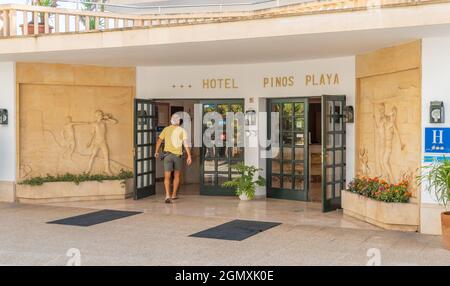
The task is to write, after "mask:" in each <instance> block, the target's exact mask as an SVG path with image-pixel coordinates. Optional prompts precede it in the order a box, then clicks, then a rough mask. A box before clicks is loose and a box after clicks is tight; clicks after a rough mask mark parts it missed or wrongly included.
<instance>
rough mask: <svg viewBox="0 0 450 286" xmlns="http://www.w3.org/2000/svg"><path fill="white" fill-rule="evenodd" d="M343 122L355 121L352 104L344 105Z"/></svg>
mask: <svg viewBox="0 0 450 286" xmlns="http://www.w3.org/2000/svg"><path fill="white" fill-rule="evenodd" d="M344 122H345V123H353V122H355V111H354V109H353V106H351V105H347V106H345V107H344Z"/></svg>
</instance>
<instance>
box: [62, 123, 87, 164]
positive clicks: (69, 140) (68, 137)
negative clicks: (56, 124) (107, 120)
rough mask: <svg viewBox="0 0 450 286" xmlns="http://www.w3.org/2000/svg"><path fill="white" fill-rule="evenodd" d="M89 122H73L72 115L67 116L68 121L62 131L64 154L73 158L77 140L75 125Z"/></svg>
mask: <svg viewBox="0 0 450 286" xmlns="http://www.w3.org/2000/svg"><path fill="white" fill-rule="evenodd" d="M83 124H87V123H86V122H73V121H72V116H67V117H66V123H65V125H64V128H63V130H62V132H61V135H62V138H63V144H62V147H63V148H64V156H65V157H66V158H69V159H70V160H72V158H73V153H74V152H75V147H76V140H75V128H74V126H75V125H83Z"/></svg>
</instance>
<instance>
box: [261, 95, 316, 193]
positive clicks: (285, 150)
mask: <svg viewBox="0 0 450 286" xmlns="http://www.w3.org/2000/svg"><path fill="white" fill-rule="evenodd" d="M268 107H269V108H270V109H269V110H270V111H271V112H278V113H279V122H280V132H279V136H280V140H279V142H280V148H279V150H280V152H279V153H278V154H274V158H270V159H268V160H267V179H268V180H267V196H268V197H272V198H281V199H291V200H301V201H307V200H308V168H307V166H308V140H307V138H308V128H307V126H308V99H307V98H292V99H271V100H269V102H268ZM270 120H271V117H270V115H268V124H267V126H268V128H269V130H268V134H269V136H270V134H271V132H270V128H271V122H270ZM269 139H270V138H269Z"/></svg>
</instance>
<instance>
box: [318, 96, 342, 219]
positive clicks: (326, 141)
mask: <svg viewBox="0 0 450 286" xmlns="http://www.w3.org/2000/svg"><path fill="white" fill-rule="evenodd" d="M344 107H345V96H343V95H323V96H322V210H323V211H324V212H327V211H332V210H335V209H338V208H341V190H343V189H344V188H345V122H344Z"/></svg>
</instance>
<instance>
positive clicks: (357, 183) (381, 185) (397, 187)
mask: <svg viewBox="0 0 450 286" xmlns="http://www.w3.org/2000/svg"><path fill="white" fill-rule="evenodd" d="M408 185H409V182H408V181H406V180H403V181H401V182H400V183H397V184H389V183H388V182H386V181H385V180H383V179H380V178H367V177H361V178H354V179H353V180H352V181H351V182H350V183H349V184H348V188H347V191H349V192H352V193H356V194H359V195H361V196H365V197H369V198H371V199H374V200H377V201H382V202H387V203H407V202H409V198H410V197H411V192H410V191H408Z"/></svg>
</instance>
